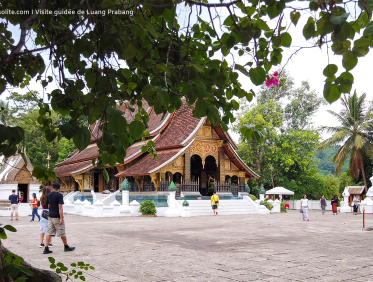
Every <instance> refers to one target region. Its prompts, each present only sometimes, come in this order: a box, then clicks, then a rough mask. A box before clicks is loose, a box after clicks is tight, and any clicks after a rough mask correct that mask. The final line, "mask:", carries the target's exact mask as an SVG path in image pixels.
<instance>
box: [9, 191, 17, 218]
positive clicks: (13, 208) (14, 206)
mask: <svg viewBox="0 0 373 282" xmlns="http://www.w3.org/2000/svg"><path fill="white" fill-rule="evenodd" d="M9 201H10V220H13V212H15V214H16V220H18V195H16V190H12V195H10V196H9Z"/></svg>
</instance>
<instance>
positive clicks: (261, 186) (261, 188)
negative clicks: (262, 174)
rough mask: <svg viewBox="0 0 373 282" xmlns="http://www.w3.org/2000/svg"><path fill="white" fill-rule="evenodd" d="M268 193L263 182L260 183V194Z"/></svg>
mask: <svg viewBox="0 0 373 282" xmlns="http://www.w3.org/2000/svg"><path fill="white" fill-rule="evenodd" d="M265 193H266V190H265V189H264V186H263V184H262V185H260V188H259V194H265Z"/></svg>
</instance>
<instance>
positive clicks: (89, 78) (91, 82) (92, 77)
mask: <svg viewBox="0 0 373 282" xmlns="http://www.w3.org/2000/svg"><path fill="white" fill-rule="evenodd" d="M96 77H97V76H96V74H95V73H89V74H87V75H86V76H85V81H86V82H87V86H88V87H94V86H95V84H96Z"/></svg>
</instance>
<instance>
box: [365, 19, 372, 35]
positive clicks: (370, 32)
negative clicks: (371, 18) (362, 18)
mask: <svg viewBox="0 0 373 282" xmlns="http://www.w3.org/2000/svg"><path fill="white" fill-rule="evenodd" d="M364 33H367V34H368V35H370V36H372V37H373V22H369V23H368V25H367V27H366V28H365V30H364Z"/></svg>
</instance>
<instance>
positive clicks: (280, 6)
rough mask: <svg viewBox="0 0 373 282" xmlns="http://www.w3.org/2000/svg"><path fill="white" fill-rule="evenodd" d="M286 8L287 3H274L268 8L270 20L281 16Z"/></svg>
mask: <svg viewBox="0 0 373 282" xmlns="http://www.w3.org/2000/svg"><path fill="white" fill-rule="evenodd" d="M284 8H285V3H284V2H282V1H280V2H274V3H273V4H272V5H270V6H268V7H267V14H268V16H269V17H270V19H273V18H275V17H277V16H278V15H280V14H281V12H282V11H283V10H284Z"/></svg>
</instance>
